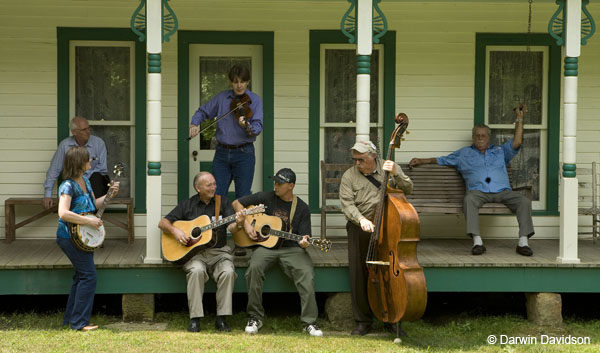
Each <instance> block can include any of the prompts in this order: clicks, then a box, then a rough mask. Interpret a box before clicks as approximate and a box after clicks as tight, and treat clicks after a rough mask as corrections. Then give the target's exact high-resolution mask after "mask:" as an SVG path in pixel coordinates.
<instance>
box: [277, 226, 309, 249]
mask: <svg viewBox="0 0 600 353" xmlns="http://www.w3.org/2000/svg"><path fill="white" fill-rule="evenodd" d="M269 234H270V235H275V236H278V237H280V238H283V239H287V240H295V241H300V240H302V238H303V237H304V236H303V235H298V234H294V233H288V232H284V231H281V230H277V229H273V228H271V229H270V230H269ZM314 241H315V240H314V239H313V238H311V237H309V238H308V242H309V243H311V244H313V245H314Z"/></svg>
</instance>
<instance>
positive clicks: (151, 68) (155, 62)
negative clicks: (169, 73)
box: [148, 54, 161, 74]
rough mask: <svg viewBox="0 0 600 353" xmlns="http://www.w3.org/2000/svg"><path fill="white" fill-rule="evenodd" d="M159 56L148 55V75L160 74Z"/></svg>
mask: <svg viewBox="0 0 600 353" xmlns="http://www.w3.org/2000/svg"><path fill="white" fill-rule="evenodd" d="M160 64H161V58H160V54H148V73H150V74H160V70H161V68H160Z"/></svg>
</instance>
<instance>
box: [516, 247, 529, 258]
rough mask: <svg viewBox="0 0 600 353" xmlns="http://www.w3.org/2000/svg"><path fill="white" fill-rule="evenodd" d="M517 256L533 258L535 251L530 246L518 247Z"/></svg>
mask: <svg viewBox="0 0 600 353" xmlns="http://www.w3.org/2000/svg"><path fill="white" fill-rule="evenodd" d="M517 254H519V255H523V256H531V255H533V250H531V248H530V247H529V246H517Z"/></svg>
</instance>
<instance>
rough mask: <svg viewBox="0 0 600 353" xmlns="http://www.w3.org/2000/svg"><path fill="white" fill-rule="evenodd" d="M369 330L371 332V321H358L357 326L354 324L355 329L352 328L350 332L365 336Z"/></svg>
mask: <svg viewBox="0 0 600 353" xmlns="http://www.w3.org/2000/svg"><path fill="white" fill-rule="evenodd" d="M369 332H371V323H369V322H357V323H356V326H354V330H352V332H350V334H351V335H355V336H364V335H366V334H367V333H369Z"/></svg>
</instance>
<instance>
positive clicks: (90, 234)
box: [71, 214, 106, 252]
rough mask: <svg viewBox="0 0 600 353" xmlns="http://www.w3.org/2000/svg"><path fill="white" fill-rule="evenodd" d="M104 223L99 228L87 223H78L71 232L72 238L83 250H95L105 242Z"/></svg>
mask: <svg viewBox="0 0 600 353" xmlns="http://www.w3.org/2000/svg"><path fill="white" fill-rule="evenodd" d="M85 216H86V217H94V218H96V216H94V215H91V214H90V215H85ZM105 235H106V232H105V231H104V225H102V226H100V228H99V229H96V228H95V227H92V226H89V225H87V224H78V225H76V226H75V227H74V229H73V231H72V232H71V239H73V242H74V243H75V246H77V247H78V248H79V249H81V250H83V251H88V252H91V251H94V250H96V249H97V248H98V247H100V246H101V245H102V243H104V236H105Z"/></svg>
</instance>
